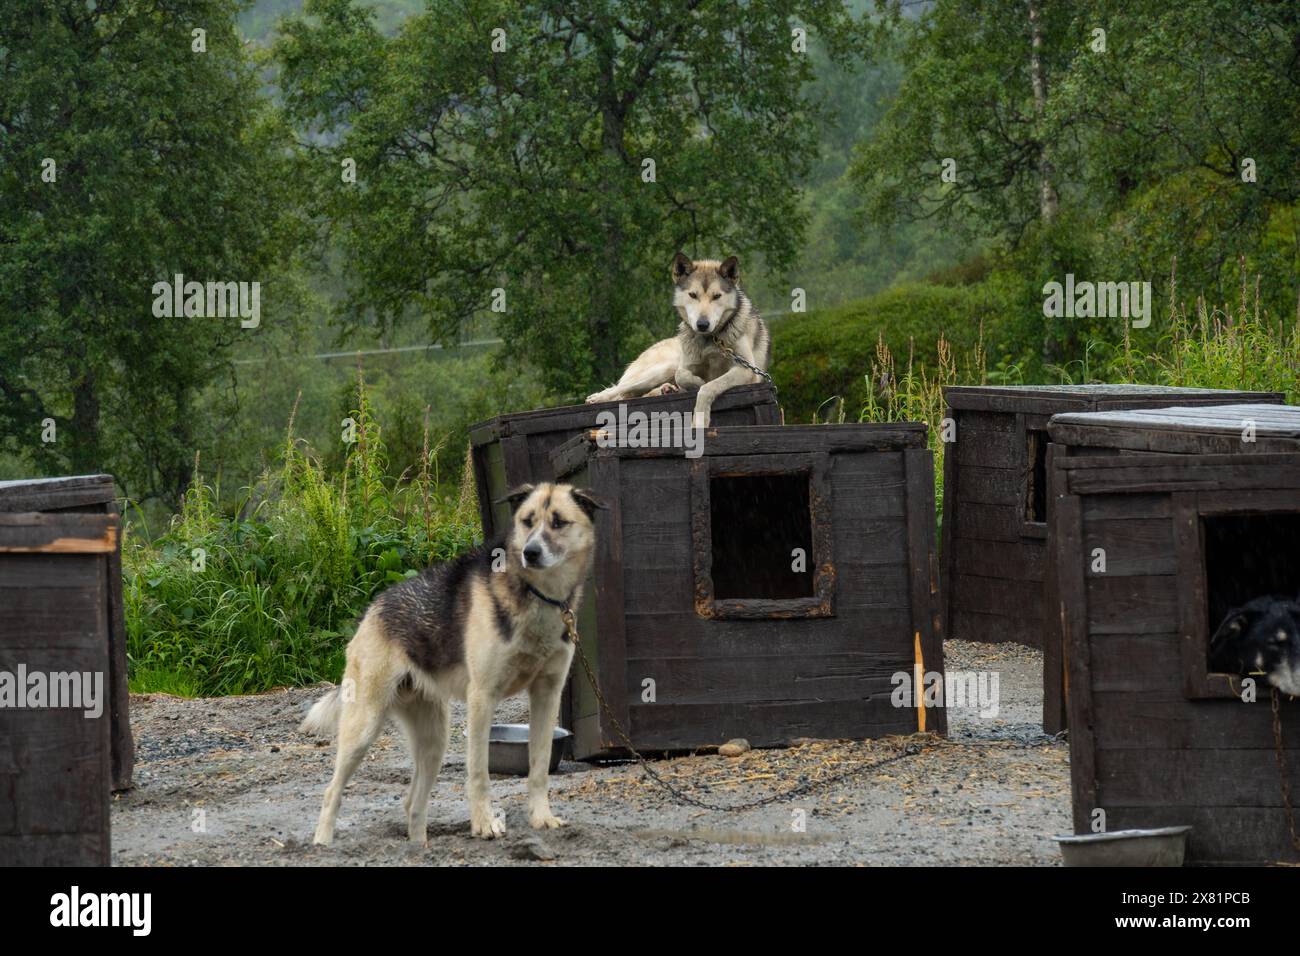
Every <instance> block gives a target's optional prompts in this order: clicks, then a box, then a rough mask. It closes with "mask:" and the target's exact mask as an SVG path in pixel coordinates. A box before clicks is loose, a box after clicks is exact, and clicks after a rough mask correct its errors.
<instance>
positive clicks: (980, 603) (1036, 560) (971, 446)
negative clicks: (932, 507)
mask: <svg viewBox="0 0 1300 956" xmlns="http://www.w3.org/2000/svg"><path fill="white" fill-rule="evenodd" d="M955 415H956V416H957V418H956V421H957V440H956V442H954V443H953V444H951V445H949V446H948V448H947V452H946V453H947V455H949V456H953V457H954V462H953V466H954V467H953V469H951V470H948V469H946V473H947V474H950V475H951V474H953V473H954V472H955V473H956V488H955V489H952V490H950V489H948V488H947V487H945V491H944V494H945V502H946V503H945V507H944V511H945V516H944V523H945V526H947V525H948V523H949V521H951V525H952V526H951V528H949V529H947V530H945V541H946V544H947V546H948V547H949V548H950V549H951V552H952V553H951V554H945V555H944V556H943V566H944V570H945V575H944V580H943V587H944V589H945V592H946V593H945V595H944V598H943V600H944V601H945V603H946V606H947V615H946V620H945V622H944V626H945V628H946V631H945V634H944V636H945V637H946V638H950V639H958V640H965V641H982V642H999V641H1016V642H1018V643H1021V644H1026V645H1029V646H1030V647H1040V646H1042V624H1043V593H1042V592H1043V573H1044V571H1043V569H1044V563H1045V560H1046V553H1047V549H1046V543H1045V540H1044V539H1043V538H1034V537H1025V536H1023V535H1022V534H1021V532H1020V529H1021V525H1022V522H1023V513H1024V503H1023V500H1022V499H1023V496H1024V487H1025V475H1024V471H1023V469H1024V456H1025V449H1024V448H1023V447H1022V442H1023V438H1022V436H1021V434H1020V428H1019V426H1018V424H1017V419H1016V415H1014V414H1008V413H1003V412H998V413H994V412H978V411H969V410H964V409H960V410H956V411H955ZM954 495H955V497H953V496H954ZM1012 609H1014V611H1013V610H1012Z"/></svg>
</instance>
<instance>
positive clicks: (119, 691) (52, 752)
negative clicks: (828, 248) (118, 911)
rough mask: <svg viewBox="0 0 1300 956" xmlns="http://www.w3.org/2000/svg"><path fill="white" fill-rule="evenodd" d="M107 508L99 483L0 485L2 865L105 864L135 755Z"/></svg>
mask: <svg viewBox="0 0 1300 956" xmlns="http://www.w3.org/2000/svg"><path fill="white" fill-rule="evenodd" d="M113 498H114V490H113V480H112V479H111V478H110V477H108V476H106V475H99V476H92V477H78V478H57V479H49V480H43V481H6V482H0V672H3V674H4V676H3V677H2V678H0V679H2V680H4V681H5V682H6V683H7V685H8V687H7V690H6V692H5V693H6V696H9V695H13V696H14V699H13V700H6V705H5V706H0V863H7V864H11V865H12V864H18V865H33V866H49V865H107V864H108V863H109V815H108V813H109V811H108V807H109V792H110V790H111V789H113V788H114V787H118V788H121V787H126V786H130V782H131V769H132V763H133V753H134V749H133V745H132V740H131V728H130V724H129V723H128V717H127V691H126V644H125V630H124V628H123V626H122V581H121V577H122V576H121V558H120V552H119V548H120V543H119V534H118V529H119V521H118V514H117V509H116V507H115V506H114V503H113ZM85 680H91V681H92V682H96V683H97V685H98V686H97V689H98V691H99V695H98V697H97V699H96V700H95V702H94V703H95V705H96V706H97V707H98V708H100V712H99V714H98V715H95V714H93V713H88V710H89V709H90V707H89V705H90V704H91V700H90V695H89V694H88V693H87V689H86V688H85V687H84V682H85ZM93 686H95V685H94V684H92V687H93ZM56 688H57V690H56ZM37 694H42V695H44V696H34V695H37ZM18 696H21V697H22V700H21V702H20V701H19V700H18ZM56 697H57V698H58V699H57V700H55V699H54V698H56ZM70 702H71V703H70ZM20 704H21V705H20ZM56 705H57V706H56Z"/></svg>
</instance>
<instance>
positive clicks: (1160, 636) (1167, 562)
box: [1052, 409, 1300, 864]
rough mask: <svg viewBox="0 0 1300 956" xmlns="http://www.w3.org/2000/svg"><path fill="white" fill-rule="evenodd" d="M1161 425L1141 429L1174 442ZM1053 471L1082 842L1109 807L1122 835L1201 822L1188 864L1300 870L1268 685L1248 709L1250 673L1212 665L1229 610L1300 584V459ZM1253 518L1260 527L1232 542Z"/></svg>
mask: <svg viewBox="0 0 1300 956" xmlns="http://www.w3.org/2000/svg"><path fill="white" fill-rule="evenodd" d="M1289 414H1290V416H1291V421H1292V424H1291V425H1290V426H1287V427H1288V428H1289V430H1290V432H1291V434H1292V435H1294V434H1295V429H1296V425H1297V424H1300V422H1298V421H1297V414H1298V412H1297V410H1290V411H1289ZM1194 416H1195V412H1193V411H1192V410H1187V409H1180V410H1179V414H1178V415H1177V416H1169V417H1177V418H1182V419H1183V420H1184V421H1185V422H1188V423H1190V422H1193V421H1195V417H1194ZM1077 424H1078V423H1076V422H1070V423H1069V427H1075V426H1076V425H1077ZM1151 425H1152V423H1151V422H1150V421H1148V422H1144V423H1143V424H1142V425H1140V426H1137V427H1136V428H1135V431H1146V433H1147V435H1148V436H1149V437H1150V436H1152V435H1153V433H1154V432H1155V431H1161V430H1165V429H1162V428H1152V427H1151ZM1052 427H1053V429H1054V430H1055V429H1056V428H1057V426H1056V425H1053V426H1052ZM1192 427H1199V426H1192ZM1261 430H1262V426H1261ZM1054 437H1055V435H1054ZM1210 444H1211V445H1212V444H1213V442H1212V441H1211V442H1210ZM1053 467H1054V469H1055V471H1056V479H1057V489H1058V491H1059V496H1058V497H1057V499H1056V503H1055V508H1054V509H1053V516H1052V524H1053V532H1052V534H1053V547H1054V550H1055V553H1056V566H1057V573H1058V579H1059V594H1060V608H1061V618H1062V623H1063V626H1064V629H1065V639H1066V647H1067V659H1068V667H1069V687H1070V693H1069V712H1070V714H1069V720H1070V770H1071V781H1072V789H1073V811H1074V827H1075V830H1076V832H1079V833H1085V832H1091V831H1092V830H1093V829H1094V826H1093V821H1094V813H1095V811H1097V810H1101V811H1104V813H1105V829H1107V830H1110V831H1113V830H1119V829H1126V828H1145V827H1160V826H1172V825H1181V824H1190V825H1191V826H1192V827H1193V830H1192V832H1191V837H1190V842H1189V844H1188V861H1189V862H1191V863H1202V864H1207V863H1235V864H1248V863H1253V864H1260V863H1268V862H1278V861H1281V862H1288V863H1296V862H1300V850H1297V848H1296V847H1295V846H1294V845H1293V842H1292V836H1291V834H1292V833H1293V832H1294V831H1293V830H1292V829H1291V826H1290V824H1289V822H1288V810H1287V806H1286V799H1285V797H1284V796H1283V785H1282V776H1281V773H1280V771H1279V765H1278V760H1277V755H1276V752H1275V744H1276V739H1275V735H1274V732H1273V715H1272V706H1271V705H1272V700H1271V694H1270V692H1269V688H1268V686H1267V684H1266V683H1263V682H1262V681H1261V684H1260V686H1259V688H1258V699H1257V700H1255V701H1254V702H1250V703H1247V702H1244V701H1243V700H1242V698H1241V696H1240V692H1241V690H1242V688H1243V684H1242V679H1241V678H1239V677H1229V676H1228V675H1223V674H1214V673H1210V672H1209V665H1208V660H1207V646H1208V641H1209V637H1210V635H1211V634H1212V633H1213V630H1212V629H1213V628H1214V627H1216V626H1217V624H1216V622H1215V621H1214V617H1215V616H1216V608H1221V607H1223V606H1224V605H1225V604H1228V603H1235V602H1238V601H1241V600H1243V599H1244V598H1246V597H1247V596H1248V594H1249V592H1252V591H1255V590H1258V589H1259V588H1261V587H1262V588H1265V589H1273V588H1286V589H1289V590H1291V591H1292V592H1293V593H1294V591H1298V590H1300V532H1298V531H1297V525H1300V454H1294V453H1292V454H1279V453H1275V452H1267V451H1264V452H1260V453H1258V454H1249V455H1242V454H1235V453H1230V454H1222V453H1217V454H1216V453H1208V454H1207V453H1198V452H1194V451H1187V450H1184V451H1183V453H1181V454H1179V455H1177V456H1173V455H1165V454H1142V453H1138V454H1133V455H1092V454H1088V455H1077V456H1059V457H1056V458H1055V459H1054V462H1053ZM1242 523H1250V526H1251V527H1252V528H1253V529H1254V530H1253V532H1251V533H1249V534H1246V535H1242V534H1239V533H1227V532H1226V531H1225V529H1234V528H1239V527H1241V526H1244V525H1243V524H1242ZM1097 548H1102V549H1104V551H1105V554H1106V566H1105V571H1104V573H1103V572H1100V571H1099V570H1097V567H1096V565H1095V564H1094V562H1095V557H1094V555H1095V549H1097ZM1261 551H1267V552H1269V553H1267V554H1263V553H1257V552H1261ZM1243 568H1244V569H1245V571H1246V573H1241V571H1242V569H1243ZM1284 578H1285V580H1283V579H1284ZM1279 718H1280V728H1281V738H1282V740H1283V741H1284V743H1285V749H1284V750H1283V754H1284V761H1283V762H1284V764H1285V766H1286V767H1287V780H1288V781H1289V784H1290V789H1291V791H1292V792H1293V793H1300V702H1297V701H1294V700H1288V699H1285V698H1283V699H1282V700H1281V701H1280V703H1279Z"/></svg>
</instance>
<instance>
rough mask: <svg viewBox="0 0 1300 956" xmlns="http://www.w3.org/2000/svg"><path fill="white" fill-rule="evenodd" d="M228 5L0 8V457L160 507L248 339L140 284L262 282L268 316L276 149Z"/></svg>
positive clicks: (181, 1) (19, 4)
mask: <svg viewBox="0 0 1300 956" xmlns="http://www.w3.org/2000/svg"><path fill="white" fill-rule="evenodd" d="M238 7H239V4H238V3H237V2H235V0H95V2H90V3H87V2H85V0H59V2H50V0H11V2H8V3H5V4H4V5H3V6H2V7H0V315H2V316H3V317H4V318H3V320H2V322H3V324H2V325H0V443H2V444H0V450H4V451H7V452H9V453H11V454H17V455H19V456H21V457H22V458H23V459H24V460H25V461H27V462H29V463H31V465H32V466H33V467H35V468H37V469H40V470H43V471H46V472H56V473H57V472H67V471H73V472H87V471H98V470H105V471H110V472H112V473H114V474H115V475H116V476H117V477H118V479H119V481H120V482H121V484H123V485H124V486H125V487H126V489H127V491H128V492H129V493H130V494H131V495H132V496H134V497H140V498H148V497H161V498H164V499H166V500H169V501H171V502H175V501H176V500H177V498H178V496H179V494H180V492H181V491H182V490H183V489H184V487H185V485H186V483H187V481H188V479H189V475H190V472H191V469H192V465H193V455H194V450H195V447H196V445H197V444H198V436H199V434H200V432H201V431H202V429H203V427H204V422H205V415H206V413H207V410H206V409H204V408H200V407H196V402H195V398H196V396H197V395H198V394H199V390H200V389H201V388H202V387H203V385H204V384H205V383H207V382H209V381H211V380H212V379H213V377H214V376H215V375H216V374H217V373H218V371H219V370H220V369H221V368H222V367H223V366H224V365H225V363H226V361H227V356H228V353H229V350H230V347H231V345H232V342H233V341H234V340H235V339H236V337H237V336H241V335H244V336H256V335H258V334H259V330H257V329H241V327H240V321H239V319H238V318H227V319H217V318H196V317H191V318H184V317H176V318H157V317H155V315H154V313H153V302H154V293H153V291H152V290H153V285H154V283H155V282H158V281H160V280H171V279H172V277H173V276H174V275H175V274H177V273H180V274H183V275H184V276H185V277H186V279H187V280H190V279H193V280H199V281H208V280H212V281H231V282H249V283H251V282H254V281H257V282H261V283H262V286H263V288H262V304H263V306H264V309H263V315H262V323H263V326H265V324H266V323H267V322H268V321H269V320H270V318H271V317H272V316H274V315H275V314H276V313H277V309H278V308H279V307H280V306H278V305H277V298H276V290H275V286H274V281H273V280H274V278H275V275H276V272H275V267H276V264H277V263H278V262H280V261H281V259H282V255H283V251H284V250H285V249H286V248H290V247H291V245H292V242H291V238H292V237H291V234H290V233H289V231H288V229H289V226H290V225H291V223H292V219H291V218H290V217H289V216H288V211H289V208H290V207H289V206H288V201H289V197H290V196H291V195H292V190H290V189H289V188H287V186H286V184H287V183H289V182H290V181H291V176H290V175H289V167H288V165H287V163H288V158H287V154H286V152H285V146H286V145H287V144H290V143H291V142H292V140H291V139H289V138H288V137H286V136H285V134H284V132H283V130H282V129H281V128H278V127H277V122H276V118H275V116H274V114H273V113H272V112H271V111H270V109H269V107H268V104H267V102H266V101H264V100H263V99H261V98H260V97H259V94H258V80H257V77H256V75H255V71H254V68H253V65H252V64H251V63H250V62H249V61H248V59H247V58H246V57H245V52H244V46H243V42H242V41H241V39H240V38H239V36H238V35H237V34H236V32H235V29H234V18H235V14H236V13H237V10H238ZM196 30H202V31H205V32H204V33H203V34H200V35H196V34H195V33H194V31H196ZM199 47H202V49H201V50H200V49H199ZM46 419H53V421H54V425H55V433H54V437H55V440H54V441H53V442H48V441H43V440H42V437H43V431H45V435H44V437H48V430H43V428H42V424H41V423H42V422H43V421H44V420H46Z"/></svg>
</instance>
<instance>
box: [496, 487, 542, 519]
mask: <svg viewBox="0 0 1300 956" xmlns="http://www.w3.org/2000/svg"><path fill="white" fill-rule="evenodd" d="M534 487H535V486H534V485H519V486H517V487H515V488H511V489H510V490H509V491H507V492H506V493H505V494H504V495H502V496H501V497H500V498H498V499H497V501H508V502H510V512H511V514H513V513H514V512H516V511H518V510H519V506H520V505H521V504H523V503H524V499H525V498H527V497H528V496H529V495H531V494H532V493H533V488H534Z"/></svg>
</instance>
